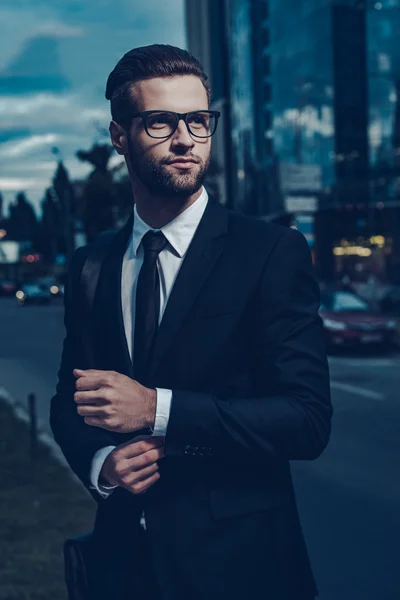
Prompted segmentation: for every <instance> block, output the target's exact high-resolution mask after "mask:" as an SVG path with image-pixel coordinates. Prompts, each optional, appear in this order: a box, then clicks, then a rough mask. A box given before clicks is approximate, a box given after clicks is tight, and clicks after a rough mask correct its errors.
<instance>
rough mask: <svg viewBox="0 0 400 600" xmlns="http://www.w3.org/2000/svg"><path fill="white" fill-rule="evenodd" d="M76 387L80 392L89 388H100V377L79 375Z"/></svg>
mask: <svg viewBox="0 0 400 600" xmlns="http://www.w3.org/2000/svg"><path fill="white" fill-rule="evenodd" d="M75 387H76V389H77V390H78V391H79V392H86V391H88V390H98V389H100V387H101V385H100V384H99V378H98V377H79V379H77V380H76V381H75Z"/></svg>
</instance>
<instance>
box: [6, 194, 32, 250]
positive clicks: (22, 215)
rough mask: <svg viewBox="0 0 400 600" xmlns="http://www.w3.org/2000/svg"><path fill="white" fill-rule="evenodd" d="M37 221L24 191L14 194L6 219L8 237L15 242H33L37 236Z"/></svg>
mask: <svg viewBox="0 0 400 600" xmlns="http://www.w3.org/2000/svg"><path fill="white" fill-rule="evenodd" d="M37 229H38V221H37V218H36V214H35V211H34V209H33V206H32V204H31V203H30V202H29V201H28V199H27V197H26V195H25V194H24V192H20V193H18V194H17V196H16V200H15V203H14V204H11V205H10V216H9V220H8V236H7V237H8V239H11V240H15V241H17V242H31V243H33V242H34V241H35V239H36V236H37Z"/></svg>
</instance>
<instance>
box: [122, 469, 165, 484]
mask: <svg viewBox="0 0 400 600" xmlns="http://www.w3.org/2000/svg"><path fill="white" fill-rule="evenodd" d="M158 468H159V467H158V464H157V463H154V464H152V465H149V466H147V467H146V468H144V469H140V470H139V471H133V472H130V473H129V475H128V476H126V478H125V481H126V482H127V484H128V485H129V486H132V485H134V484H135V483H139V482H142V481H145V480H146V479H149V477H152V476H153V475H154V473H157V472H158Z"/></svg>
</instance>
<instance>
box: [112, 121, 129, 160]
mask: <svg viewBox="0 0 400 600" xmlns="http://www.w3.org/2000/svg"><path fill="white" fill-rule="evenodd" d="M109 132H110V137H111V143H112V145H113V146H114V148H115V149H116V151H117V152H118V154H121V155H124V156H125V155H126V154H128V143H127V139H126V136H127V133H126V131H125V129H124V128H123V127H122V126H121V125H119V124H118V123H116V122H115V121H111V123H110V127H109Z"/></svg>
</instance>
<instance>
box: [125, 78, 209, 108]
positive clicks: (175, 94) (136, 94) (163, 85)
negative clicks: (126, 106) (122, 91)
mask: <svg viewBox="0 0 400 600" xmlns="http://www.w3.org/2000/svg"><path fill="white" fill-rule="evenodd" d="M132 98H133V100H134V102H135V106H136V108H137V110H138V111H142V110H158V109H162V110H173V111H175V112H189V111H191V110H201V109H207V108H208V98H207V92H206V89H205V87H204V86H203V84H202V82H201V80H200V79H199V78H198V77H196V76H194V75H178V76H173V77H156V78H152V79H146V80H143V81H138V82H137V83H135V84H134V85H133V86H132Z"/></svg>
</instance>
